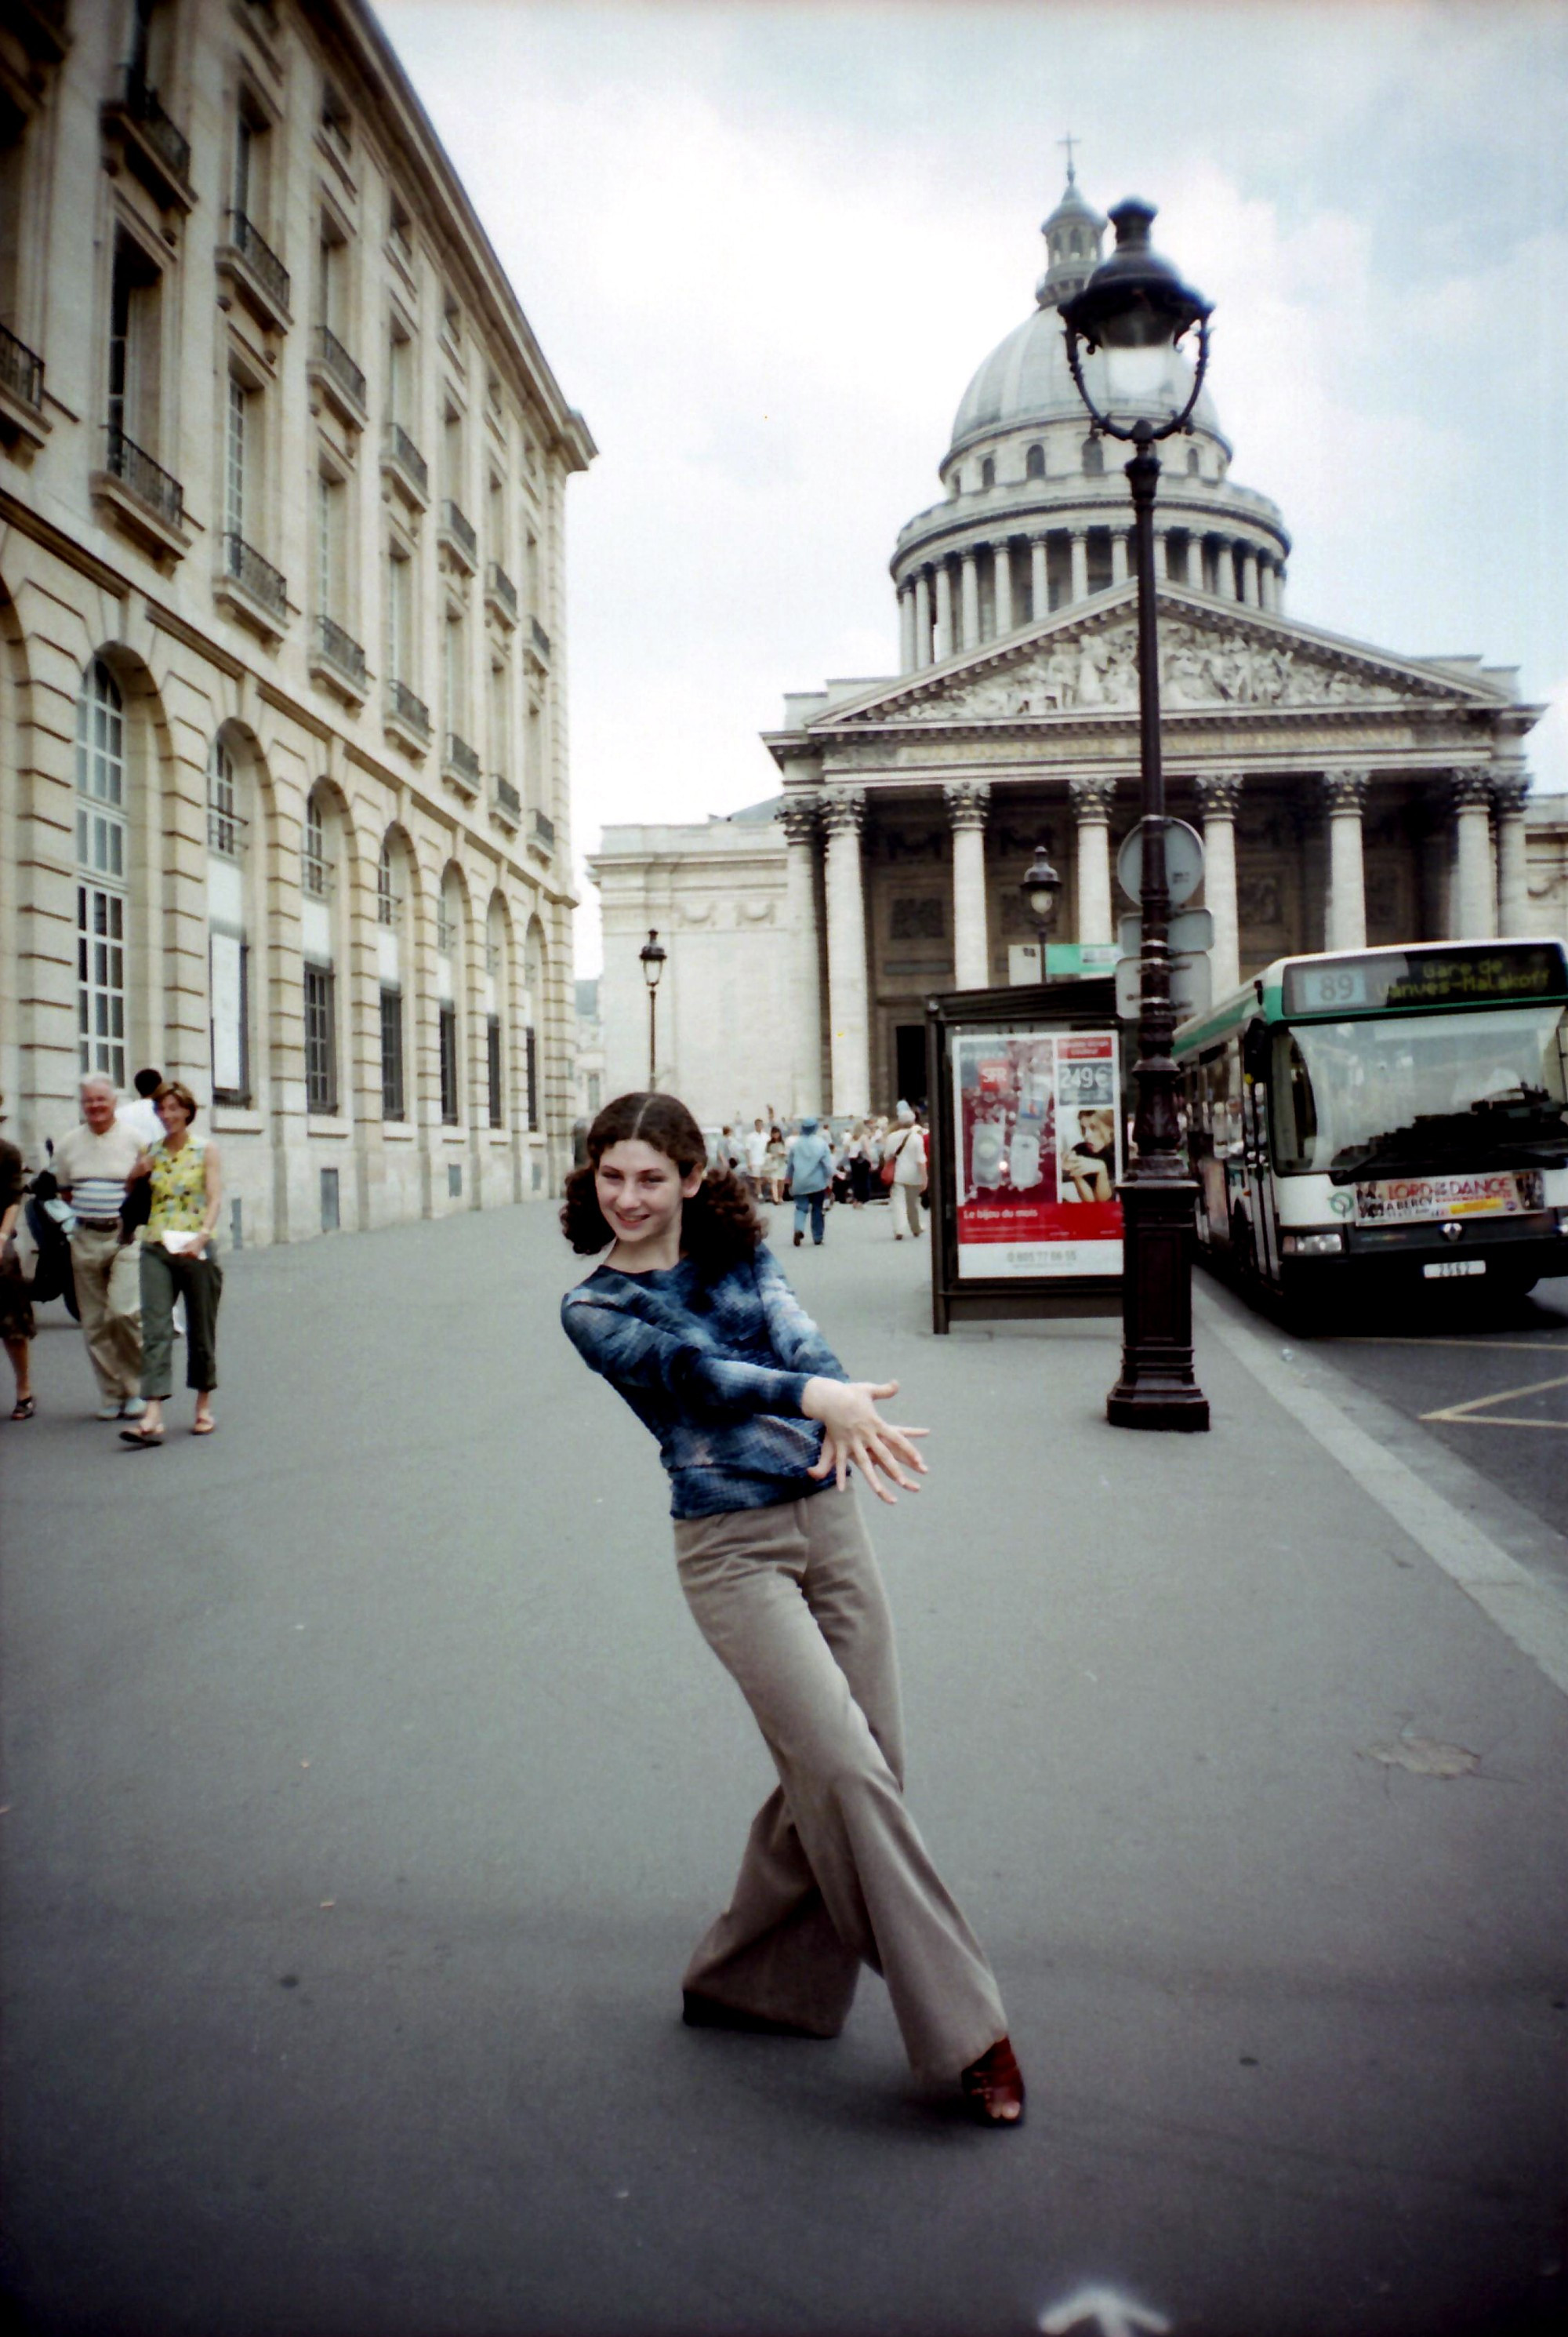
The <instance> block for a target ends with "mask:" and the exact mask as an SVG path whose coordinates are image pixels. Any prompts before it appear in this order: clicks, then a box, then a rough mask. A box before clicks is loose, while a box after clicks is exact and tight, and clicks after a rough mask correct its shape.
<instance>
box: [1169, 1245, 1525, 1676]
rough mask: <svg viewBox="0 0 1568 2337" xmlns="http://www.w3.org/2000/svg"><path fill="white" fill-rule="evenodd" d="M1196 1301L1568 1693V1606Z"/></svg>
mask: <svg viewBox="0 0 1568 2337" xmlns="http://www.w3.org/2000/svg"><path fill="white" fill-rule="evenodd" d="M1193 1304H1194V1307H1195V1310H1196V1311H1197V1313H1198V1314H1199V1315H1201V1316H1202V1318H1203V1323H1204V1325H1205V1328H1206V1329H1207V1330H1208V1331H1209V1332H1210V1333H1211V1334H1212V1335H1213V1337H1214V1338H1216V1339H1218V1340H1219V1342H1220V1345H1222V1347H1228V1348H1229V1349H1230V1351H1231V1353H1232V1354H1233V1355H1234V1356H1235V1357H1236V1359H1237V1361H1238V1362H1239V1363H1240V1364H1242V1367H1243V1369H1244V1370H1245V1371H1246V1372H1247V1374H1248V1375H1249V1376H1250V1377H1251V1379H1253V1380H1255V1381H1256V1382H1257V1384H1258V1385H1259V1386H1261V1387H1262V1388H1263V1389H1265V1390H1266V1391H1267V1393H1269V1394H1270V1395H1271V1396H1272V1397H1273V1399H1274V1401H1275V1403H1277V1404H1279V1405H1280V1406H1281V1408H1282V1409H1283V1410H1284V1411H1286V1412H1288V1413H1290V1416H1291V1418H1292V1419H1293V1420H1296V1421H1299V1422H1300V1425H1301V1426H1302V1427H1303V1428H1304V1429H1305V1430H1306V1432H1307V1433H1308V1435H1309V1436H1310V1437H1312V1438H1313V1439H1314V1440H1315V1441H1316V1442H1318V1443H1319V1444H1320V1445H1321V1446H1322V1447H1323V1450H1324V1451H1325V1452H1327V1453H1328V1454H1329V1456H1330V1458H1331V1459H1333V1460H1335V1461H1337V1462H1339V1466H1340V1467H1341V1468H1342V1469H1343V1470H1344V1471H1345V1472H1346V1473H1347V1475H1349V1476H1350V1477H1352V1478H1354V1480H1355V1481H1356V1483H1357V1484H1358V1485H1359V1486H1360V1487H1361V1489H1362V1491H1364V1492H1367V1493H1369V1494H1370V1495H1371V1497H1372V1499H1373V1501H1376V1502H1377V1503H1378V1507H1379V1508H1380V1509H1383V1510H1386V1511H1388V1515H1389V1516H1390V1517H1391V1518H1392V1519H1393V1521H1394V1522H1395V1524H1396V1525H1397V1526H1398V1527H1399V1528H1400V1530H1401V1531H1402V1532H1404V1533H1407V1534H1408V1536H1409V1537H1410V1540H1412V1541H1413V1542H1415V1543H1416V1544H1417V1547H1418V1548H1420V1549H1421V1550H1425V1551H1426V1553H1427V1557H1428V1558H1429V1559H1430V1560H1432V1563H1433V1564H1434V1566H1438V1567H1441V1569H1442V1570H1443V1572H1444V1573H1445V1574H1446V1576H1447V1577H1448V1579H1449V1580H1450V1581H1451V1582H1455V1583H1457V1585H1458V1587H1459V1589H1461V1590H1463V1591H1464V1593H1465V1595H1466V1598H1468V1599H1473V1600H1474V1601H1475V1605H1476V1606H1477V1607H1479V1608H1480V1609H1481V1611H1482V1613H1483V1614H1484V1615H1485V1616H1486V1617H1487V1618H1489V1619H1490V1620H1491V1621H1492V1622H1494V1623H1495V1625H1496V1626H1497V1628H1498V1629H1499V1630H1500V1631H1501V1632H1502V1633H1503V1635H1504V1637H1505V1638H1506V1639H1508V1640H1509V1641H1510V1642H1511V1643H1512V1644H1513V1645H1514V1647H1515V1648H1518V1649H1519V1651H1520V1653H1521V1654H1522V1655H1525V1656H1528V1657H1529V1658H1530V1660H1531V1662H1532V1663H1534V1664H1536V1665H1538V1666H1539V1667H1540V1669H1541V1670H1542V1671H1543V1672H1544V1674H1545V1676H1546V1677H1547V1678H1548V1679H1549V1680H1550V1681H1551V1683H1552V1685H1553V1687H1555V1688H1560V1689H1561V1690H1562V1692H1563V1695H1564V1696H1568V1599H1564V1598H1563V1595H1562V1593H1561V1592H1560V1591H1557V1590H1555V1589H1553V1587H1552V1586H1551V1585H1550V1584H1548V1583H1544V1582H1540V1581H1537V1579H1536V1578H1535V1577H1534V1575H1533V1574H1531V1573H1530V1572H1529V1571H1528V1570H1527V1569H1525V1568H1524V1567H1523V1566H1521V1565H1519V1564H1518V1562H1517V1560H1514V1559H1512V1558H1510V1557H1509V1556H1508V1553H1507V1551H1506V1550H1502V1549H1500V1548H1499V1547H1498V1545H1497V1544H1496V1543H1495V1541H1494V1540H1492V1538H1491V1536H1490V1535H1489V1534H1486V1533H1483V1531H1482V1530H1481V1528H1480V1527H1479V1526H1478V1525H1477V1524H1476V1523H1475V1520H1474V1519H1473V1518H1467V1517H1466V1515H1465V1513H1464V1511H1461V1510H1456V1508H1455V1507H1454V1505H1453V1503H1452V1502H1451V1501H1445V1500H1444V1498H1443V1496H1442V1494H1441V1493H1439V1492H1437V1491H1434V1489H1433V1488H1432V1487H1431V1486H1430V1485H1428V1484H1426V1483H1425V1482H1424V1481H1422V1479H1421V1478H1419V1477H1418V1476H1417V1474H1416V1472H1415V1471H1414V1470H1413V1469H1411V1468H1409V1467H1408V1466H1407V1464H1406V1462H1403V1461H1401V1460H1400V1459H1399V1457H1398V1454H1397V1453H1394V1452H1386V1451H1385V1450H1384V1448H1383V1446H1382V1445H1380V1444H1379V1443H1378V1442H1377V1440H1376V1438H1374V1437H1371V1436H1368V1433H1367V1432H1366V1430H1365V1429H1364V1428H1361V1427H1359V1426H1358V1424H1357V1423H1356V1422H1355V1421H1353V1420H1351V1419H1349V1417H1348V1416H1347V1415H1346V1413H1343V1412H1342V1411H1341V1410H1340V1408H1339V1405H1338V1404H1337V1403H1335V1402H1334V1401H1333V1399H1332V1398H1331V1397H1329V1396H1327V1395H1325V1394H1324V1393H1322V1391H1321V1390H1320V1389H1319V1388H1315V1387H1313V1386H1311V1385H1310V1384H1309V1383H1308V1382H1307V1381H1306V1380H1304V1379H1302V1378H1301V1377H1300V1374H1298V1373H1297V1372H1294V1371H1292V1370H1291V1369H1290V1365H1289V1364H1286V1363H1284V1362H1283V1361H1282V1360H1281V1355H1280V1353H1279V1350H1278V1348H1277V1347H1275V1346H1274V1345H1271V1343H1270V1342H1269V1341H1268V1340H1266V1339H1264V1338H1262V1337H1261V1336H1260V1335H1259V1334H1258V1333H1257V1332H1255V1331H1253V1330H1251V1329H1250V1328H1249V1327H1248V1325H1245V1324H1243V1323H1242V1322H1239V1321H1237V1320H1236V1319H1235V1318H1234V1317H1232V1315H1227V1314H1226V1313H1225V1312H1224V1311H1223V1309H1222V1307H1221V1305H1220V1304H1219V1302H1218V1301H1217V1300H1215V1299H1213V1298H1211V1297H1210V1296H1208V1294H1207V1292H1205V1291H1198V1290H1194V1292H1193Z"/></svg>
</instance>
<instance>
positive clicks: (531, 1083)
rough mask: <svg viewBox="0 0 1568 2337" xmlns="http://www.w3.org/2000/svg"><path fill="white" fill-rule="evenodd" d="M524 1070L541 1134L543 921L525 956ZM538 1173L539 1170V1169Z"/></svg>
mask: <svg viewBox="0 0 1568 2337" xmlns="http://www.w3.org/2000/svg"><path fill="white" fill-rule="evenodd" d="M522 979H523V1000H522V1073H523V1085H524V1096H523V1100H524V1102H525V1104H526V1105H527V1108H528V1129H529V1133H530V1134H531V1135H537V1133H538V1131H539V1127H540V1113H539V1026H540V1023H541V1020H542V1018H543V1014H544V934H543V933H542V932H541V929H540V925H539V922H538V920H537V919H535V921H534V923H533V924H531V925H530V927H529V929H528V939H527V942H526V944H524V948H523V957H522ZM536 1173H537V1172H536Z"/></svg>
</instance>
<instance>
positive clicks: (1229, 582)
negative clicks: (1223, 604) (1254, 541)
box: [1214, 535, 1236, 601]
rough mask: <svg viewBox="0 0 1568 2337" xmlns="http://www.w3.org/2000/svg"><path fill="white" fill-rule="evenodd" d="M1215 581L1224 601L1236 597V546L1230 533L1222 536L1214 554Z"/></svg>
mask: <svg viewBox="0 0 1568 2337" xmlns="http://www.w3.org/2000/svg"><path fill="white" fill-rule="evenodd" d="M1214 582H1215V584H1216V585H1217V586H1218V588H1219V597H1220V599H1221V600H1222V601H1233V600H1234V599H1235V597H1236V547H1235V545H1234V544H1233V543H1232V542H1231V539H1230V537H1229V536H1228V535H1225V536H1221V537H1220V539H1219V548H1218V550H1217V552H1215V555H1214Z"/></svg>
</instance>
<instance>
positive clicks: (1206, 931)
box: [1116, 909, 1214, 957]
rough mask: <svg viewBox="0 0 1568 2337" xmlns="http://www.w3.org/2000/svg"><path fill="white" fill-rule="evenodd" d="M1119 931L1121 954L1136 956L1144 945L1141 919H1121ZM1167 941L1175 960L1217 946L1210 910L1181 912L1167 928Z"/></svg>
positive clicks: (1179, 911)
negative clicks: (1215, 944)
mask: <svg viewBox="0 0 1568 2337" xmlns="http://www.w3.org/2000/svg"><path fill="white" fill-rule="evenodd" d="M1116 932H1117V934H1118V935H1119V936H1120V941H1121V951H1122V955H1123V956H1124V957H1136V956H1137V954H1138V953H1139V951H1140V950H1141V949H1142V948H1143V946H1144V921H1143V919H1142V917H1122V918H1120V919H1119V920H1118V922H1117V925H1116ZM1165 939H1166V941H1167V943H1168V944H1169V945H1170V951H1171V955H1172V956H1173V957H1197V956H1198V955H1199V954H1200V953H1201V952H1203V950H1211V949H1213V946H1214V920H1213V915H1212V914H1211V913H1210V912H1209V911H1208V910H1207V909H1178V910H1177V912H1176V914H1175V915H1174V917H1173V918H1172V919H1171V922H1170V924H1169V925H1168V927H1167V928H1166V932H1165Z"/></svg>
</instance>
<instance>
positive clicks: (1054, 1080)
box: [950, 1031, 1122, 1280]
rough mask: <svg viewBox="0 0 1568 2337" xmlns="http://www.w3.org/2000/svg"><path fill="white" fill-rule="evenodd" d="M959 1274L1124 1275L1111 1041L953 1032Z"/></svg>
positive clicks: (1107, 1037)
mask: <svg viewBox="0 0 1568 2337" xmlns="http://www.w3.org/2000/svg"><path fill="white" fill-rule="evenodd" d="M950 1044H951V1047H952V1060H953V1110H954V1111H955V1113H956V1115H957V1121H958V1125H957V1128H956V1129H955V1131H954V1135H955V1145H954V1158H955V1161H956V1164H957V1165H956V1181H957V1208H958V1249H959V1276H960V1278H961V1277H963V1276H969V1277H970V1278H971V1279H972V1278H978V1277H981V1276H983V1277H985V1278H986V1279H987V1280H993V1279H996V1278H998V1277H1000V1276H1008V1275H1019V1276H1025V1275H1028V1276H1049V1275H1068V1274H1073V1275H1077V1274H1094V1275H1117V1274H1120V1272H1121V1271H1122V1208H1121V1203H1120V1202H1119V1201H1118V1200H1117V1199H1116V1181H1117V1178H1118V1177H1119V1176H1120V1173H1121V1118H1122V1114H1121V1099H1120V1093H1119V1090H1120V1080H1119V1077H1118V1067H1117V1060H1116V1040H1115V1032H1110V1031H1103V1032H1102V1031H1054V1032H1034V1033H1029V1032H1013V1031H1009V1032H983V1031H955V1032H953V1033H952V1036H951V1040H950Z"/></svg>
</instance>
